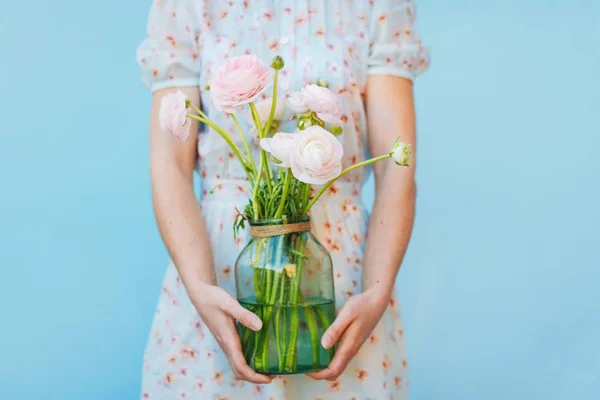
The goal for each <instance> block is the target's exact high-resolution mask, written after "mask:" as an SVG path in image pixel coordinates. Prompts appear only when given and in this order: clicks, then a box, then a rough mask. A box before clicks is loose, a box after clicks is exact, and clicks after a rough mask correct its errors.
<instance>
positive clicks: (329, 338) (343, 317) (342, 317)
mask: <svg viewBox="0 0 600 400" xmlns="http://www.w3.org/2000/svg"><path fill="white" fill-rule="evenodd" d="M353 320H354V317H353V314H352V313H351V312H350V310H349V309H348V308H344V307H342V309H341V310H340V312H339V314H338V316H337V317H336V318H335V320H334V321H333V324H331V326H330V327H329V328H327V330H326V331H325V333H324V334H323V337H322V338H321V345H322V346H323V347H324V348H326V349H329V348H330V347H332V346H333V345H334V344H335V343H336V342H337V341H338V340H339V338H340V337H341V336H342V334H343V333H344V331H345V330H346V329H347V328H348V326H349V325H350V323H351V322H352V321H353Z"/></svg>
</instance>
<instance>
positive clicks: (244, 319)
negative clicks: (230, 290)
mask: <svg viewBox="0 0 600 400" xmlns="http://www.w3.org/2000/svg"><path fill="white" fill-rule="evenodd" d="M223 309H224V311H225V312H226V313H227V314H229V315H230V316H231V317H233V318H235V319H236V320H238V321H239V322H240V323H241V324H242V325H244V326H245V327H248V328H250V329H252V330H253V331H260V329H261V328H262V325H263V324H262V321H261V320H260V318H258V315H256V314H254V313H253V312H252V311H248V310H246V309H245V308H244V307H242V306H241V304H240V303H239V302H238V301H237V300H235V299H234V298H233V297H231V299H230V301H228V302H227V303H226V304H225V306H224V307H223Z"/></svg>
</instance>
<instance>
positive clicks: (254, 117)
mask: <svg viewBox="0 0 600 400" xmlns="http://www.w3.org/2000/svg"><path fill="white" fill-rule="evenodd" d="M250 112H251V113H252V120H253V121H254V125H256V131H257V133H258V138H259V139H264V138H265V136H266V135H264V136H263V129H262V124H261V123H260V117H259V116H258V111H256V106H255V105H254V103H253V102H250Z"/></svg>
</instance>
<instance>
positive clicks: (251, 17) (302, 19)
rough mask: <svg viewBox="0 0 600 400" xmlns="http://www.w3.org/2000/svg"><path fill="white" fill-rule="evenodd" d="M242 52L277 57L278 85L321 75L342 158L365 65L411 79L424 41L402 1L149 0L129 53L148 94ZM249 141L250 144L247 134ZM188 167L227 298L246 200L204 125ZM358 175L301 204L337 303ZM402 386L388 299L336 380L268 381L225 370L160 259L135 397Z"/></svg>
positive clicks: (354, 137) (358, 142)
mask: <svg viewBox="0 0 600 400" xmlns="http://www.w3.org/2000/svg"><path fill="white" fill-rule="evenodd" d="M244 53H246V54H253V55H256V56H258V57H259V58H261V59H263V60H265V61H267V62H268V61H269V60H270V59H271V58H272V57H273V56H275V55H277V54H279V55H281V56H282V57H283V58H284V60H285V67H284V69H283V70H282V71H281V72H280V80H279V91H280V92H281V93H283V94H284V95H285V93H289V92H290V91H294V90H298V89H300V88H301V86H303V85H304V84H306V83H311V82H316V80H317V79H319V78H325V79H327V80H328V81H329V84H330V89H332V90H333V91H334V92H335V93H337V94H338V95H339V97H340V100H341V104H342V109H343V112H344V115H343V134H342V135H341V136H340V140H341V141H342V143H343V145H344V151H345V156H344V167H347V166H349V165H352V164H354V163H356V162H360V161H362V160H364V159H365V157H366V156H367V152H368V148H367V125H366V115H365V108H364V95H365V91H366V83H367V76H368V75H373V74H383V75H394V76H399V77H403V78H406V79H411V80H412V79H414V78H415V76H416V75H418V74H419V73H420V72H422V71H424V70H425V69H426V68H427V66H428V63H429V53H428V50H427V48H426V47H424V46H423V45H422V44H421V41H420V38H419V35H418V33H417V31H416V30H415V8H414V4H413V2H412V1H410V0H368V1H367V0H364V1H362V0H361V1H359V0H295V1H294V0H279V1H278V0H247V1H242V0H155V1H154V4H153V5H152V7H151V10H150V15H149V22H148V30H147V37H146V39H145V40H144V41H143V43H142V44H141V45H140V47H139V48H138V53H137V55H138V62H139V64H140V66H141V70H142V79H143V82H144V83H145V84H146V85H148V86H150V87H151V89H152V90H153V91H155V90H158V89H162V88H168V87H181V86H199V87H200V88H201V89H202V88H204V87H205V86H206V85H207V84H208V83H209V82H210V80H211V75H212V73H213V71H214V70H215V69H216V68H217V67H218V66H219V65H220V64H221V63H222V62H223V60H225V59H226V58H227V57H232V56H235V55H240V54H244ZM202 106H203V108H204V110H205V111H206V112H207V113H208V114H209V115H210V116H211V118H213V119H214V120H215V121H216V122H217V123H218V124H219V125H221V126H223V127H225V128H226V129H228V130H230V132H231V133H232V136H234V137H237V135H235V126H234V124H233V123H232V121H231V120H230V118H229V117H228V116H226V115H225V114H223V113H220V112H217V111H216V110H215V109H214V108H213V106H212V104H211V101H210V98H209V95H208V93H206V92H203V93H202ZM244 112H246V110H244ZM238 119H241V120H243V121H245V120H246V117H245V115H244V117H243V118H238ZM249 127H250V125H249V124H247V125H246V128H249ZM292 129H293V126H290V125H288V126H285V125H284V126H282V127H281V130H285V131H292ZM253 146H254V147H255V149H256V151H258V146H257V143H256V141H254V143H253ZM198 173H199V174H200V176H201V178H202V179H201V182H202V190H201V194H202V196H201V200H200V201H199V202H200V205H201V206H202V210H203V213H204V216H205V220H206V223H207V226H208V229H209V232H210V240H211V245H212V249H213V255H214V262H215V268H216V272H217V277H218V284H219V285H220V286H221V287H223V288H225V289H226V290H227V291H229V292H230V293H231V294H232V295H234V296H235V282H234V273H233V268H234V264H235V260H236V256H237V254H239V252H240V251H241V250H242V248H243V246H244V245H245V243H247V241H248V236H247V233H245V234H242V235H240V236H239V237H238V239H237V240H234V238H233V235H232V223H233V220H234V217H235V214H236V211H235V208H236V207H237V208H242V207H243V206H244V203H245V201H247V198H248V197H247V196H248V194H247V192H246V188H247V186H246V182H245V181H244V173H243V171H242V170H241V168H240V166H239V165H238V163H237V160H236V159H235V158H234V156H233V154H232V153H231V151H230V150H229V147H228V146H227V145H226V144H225V142H224V141H223V140H222V139H221V138H220V137H219V135H217V134H215V133H214V132H211V131H210V130H205V131H201V132H200V133H199V135H198ZM367 173H368V170H366V169H361V170H358V171H356V172H355V173H354V174H348V175H346V176H344V178H343V179H341V180H340V181H339V182H337V183H335V184H334V185H332V186H331V187H330V188H329V189H328V191H327V193H326V195H325V196H323V197H322V199H321V200H319V202H318V203H317V205H316V206H315V207H314V208H313V211H312V221H313V230H314V233H315V234H316V236H317V237H318V238H319V240H320V241H321V242H322V243H323V244H324V245H325V246H326V247H327V249H328V250H329V252H330V253H331V257H332V259H333V265H334V274H335V289H336V306H337V307H338V309H339V307H341V306H342V305H343V304H344V302H345V301H346V300H347V299H348V298H349V297H350V296H353V295H354V294H356V293H360V291H361V273H362V267H363V262H362V260H363V245H364V242H365V235H366V230H367V222H368V214H367V211H366V210H365V209H364V208H363V206H362V204H361V201H360V191H361V186H362V184H363V182H364V180H365V176H366V174H367ZM224 183H236V184H239V185H240V186H236V185H227V184H224ZM213 188H216V189H215V190H214V192H213V193H211V189H213ZM407 396H408V381H407V360H406V354H405V348H404V338H403V329H402V323H401V320H400V313H399V308H398V303H397V301H396V298H395V297H392V298H391V300H390V303H389V306H388V308H387V309H386V311H385V313H384V314H383V317H382V318H381V320H380V322H379V324H378V325H377V327H376V328H375V330H374V331H373V333H372V335H371V336H370V337H369V339H368V340H367V341H366V342H365V344H364V345H363V347H362V349H361V350H360V352H359V353H358V355H357V356H356V357H355V358H354V359H353V360H352V361H351V362H350V364H349V365H348V367H347V368H346V370H345V372H344V373H343V374H342V375H341V376H340V378H339V379H337V380H335V381H333V382H329V381H315V380H313V379H311V378H309V377H307V376H305V375H288V376H285V377H279V378H276V379H275V380H274V381H273V383H271V384H269V385H255V384H252V383H248V382H244V381H238V380H236V379H234V377H233V373H232V371H231V369H230V367H229V364H228V363H227V359H226V358H225V355H224V353H223V352H222V351H221V350H220V348H219V346H218V344H217V342H216V340H215V339H214V338H213V336H212V335H211V333H210V331H209V330H208V329H207V328H206V326H205V325H204V323H203V322H202V320H201V319H200V317H199V316H198V314H197V312H196V310H195V309H194V307H193V305H192V304H191V302H190V300H189V298H188V295H187V293H186V291H185V288H184V286H183V284H182V282H181V279H180V277H179V276H178V273H177V270H176V268H175V267H174V265H173V264H172V263H171V265H169V267H168V269H167V273H166V278H165V281H164V285H163V288H162V293H161V294H160V299H159V303H158V307H157V309H156V314H155V317H154V322H153V326H152V330H151V334H150V338H149V340H148V345H147V348H146V352H145V356H144V366H143V382H142V394H141V397H142V398H143V399H161V400H166V399H221V400H223V399H235V400H237V399H268V400H291V399H311V400H312V399H314V400H317V399H322V400H324V399H328V400H335V399H340V400H341V399H344V400H350V399H355V400H359V399H360V400H363V399H386V400H388V399H396V400H399V399H407V398H408V397H407Z"/></svg>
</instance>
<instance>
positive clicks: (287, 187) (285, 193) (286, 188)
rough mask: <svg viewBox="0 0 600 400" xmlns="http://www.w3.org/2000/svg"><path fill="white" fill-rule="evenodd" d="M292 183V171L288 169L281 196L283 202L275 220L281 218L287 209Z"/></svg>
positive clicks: (280, 203)
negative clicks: (286, 204)
mask: <svg viewBox="0 0 600 400" xmlns="http://www.w3.org/2000/svg"><path fill="white" fill-rule="evenodd" d="M291 181H292V174H291V173H290V169H289V168H288V169H287V170H286V171H285V182H284V183H283V193H282V194H281V201H280V202H279V207H278V208H277V211H276V212H275V218H276V219H278V218H281V216H282V214H283V209H284V207H285V202H286V201H287V197H288V192H289V190H290V183H291Z"/></svg>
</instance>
